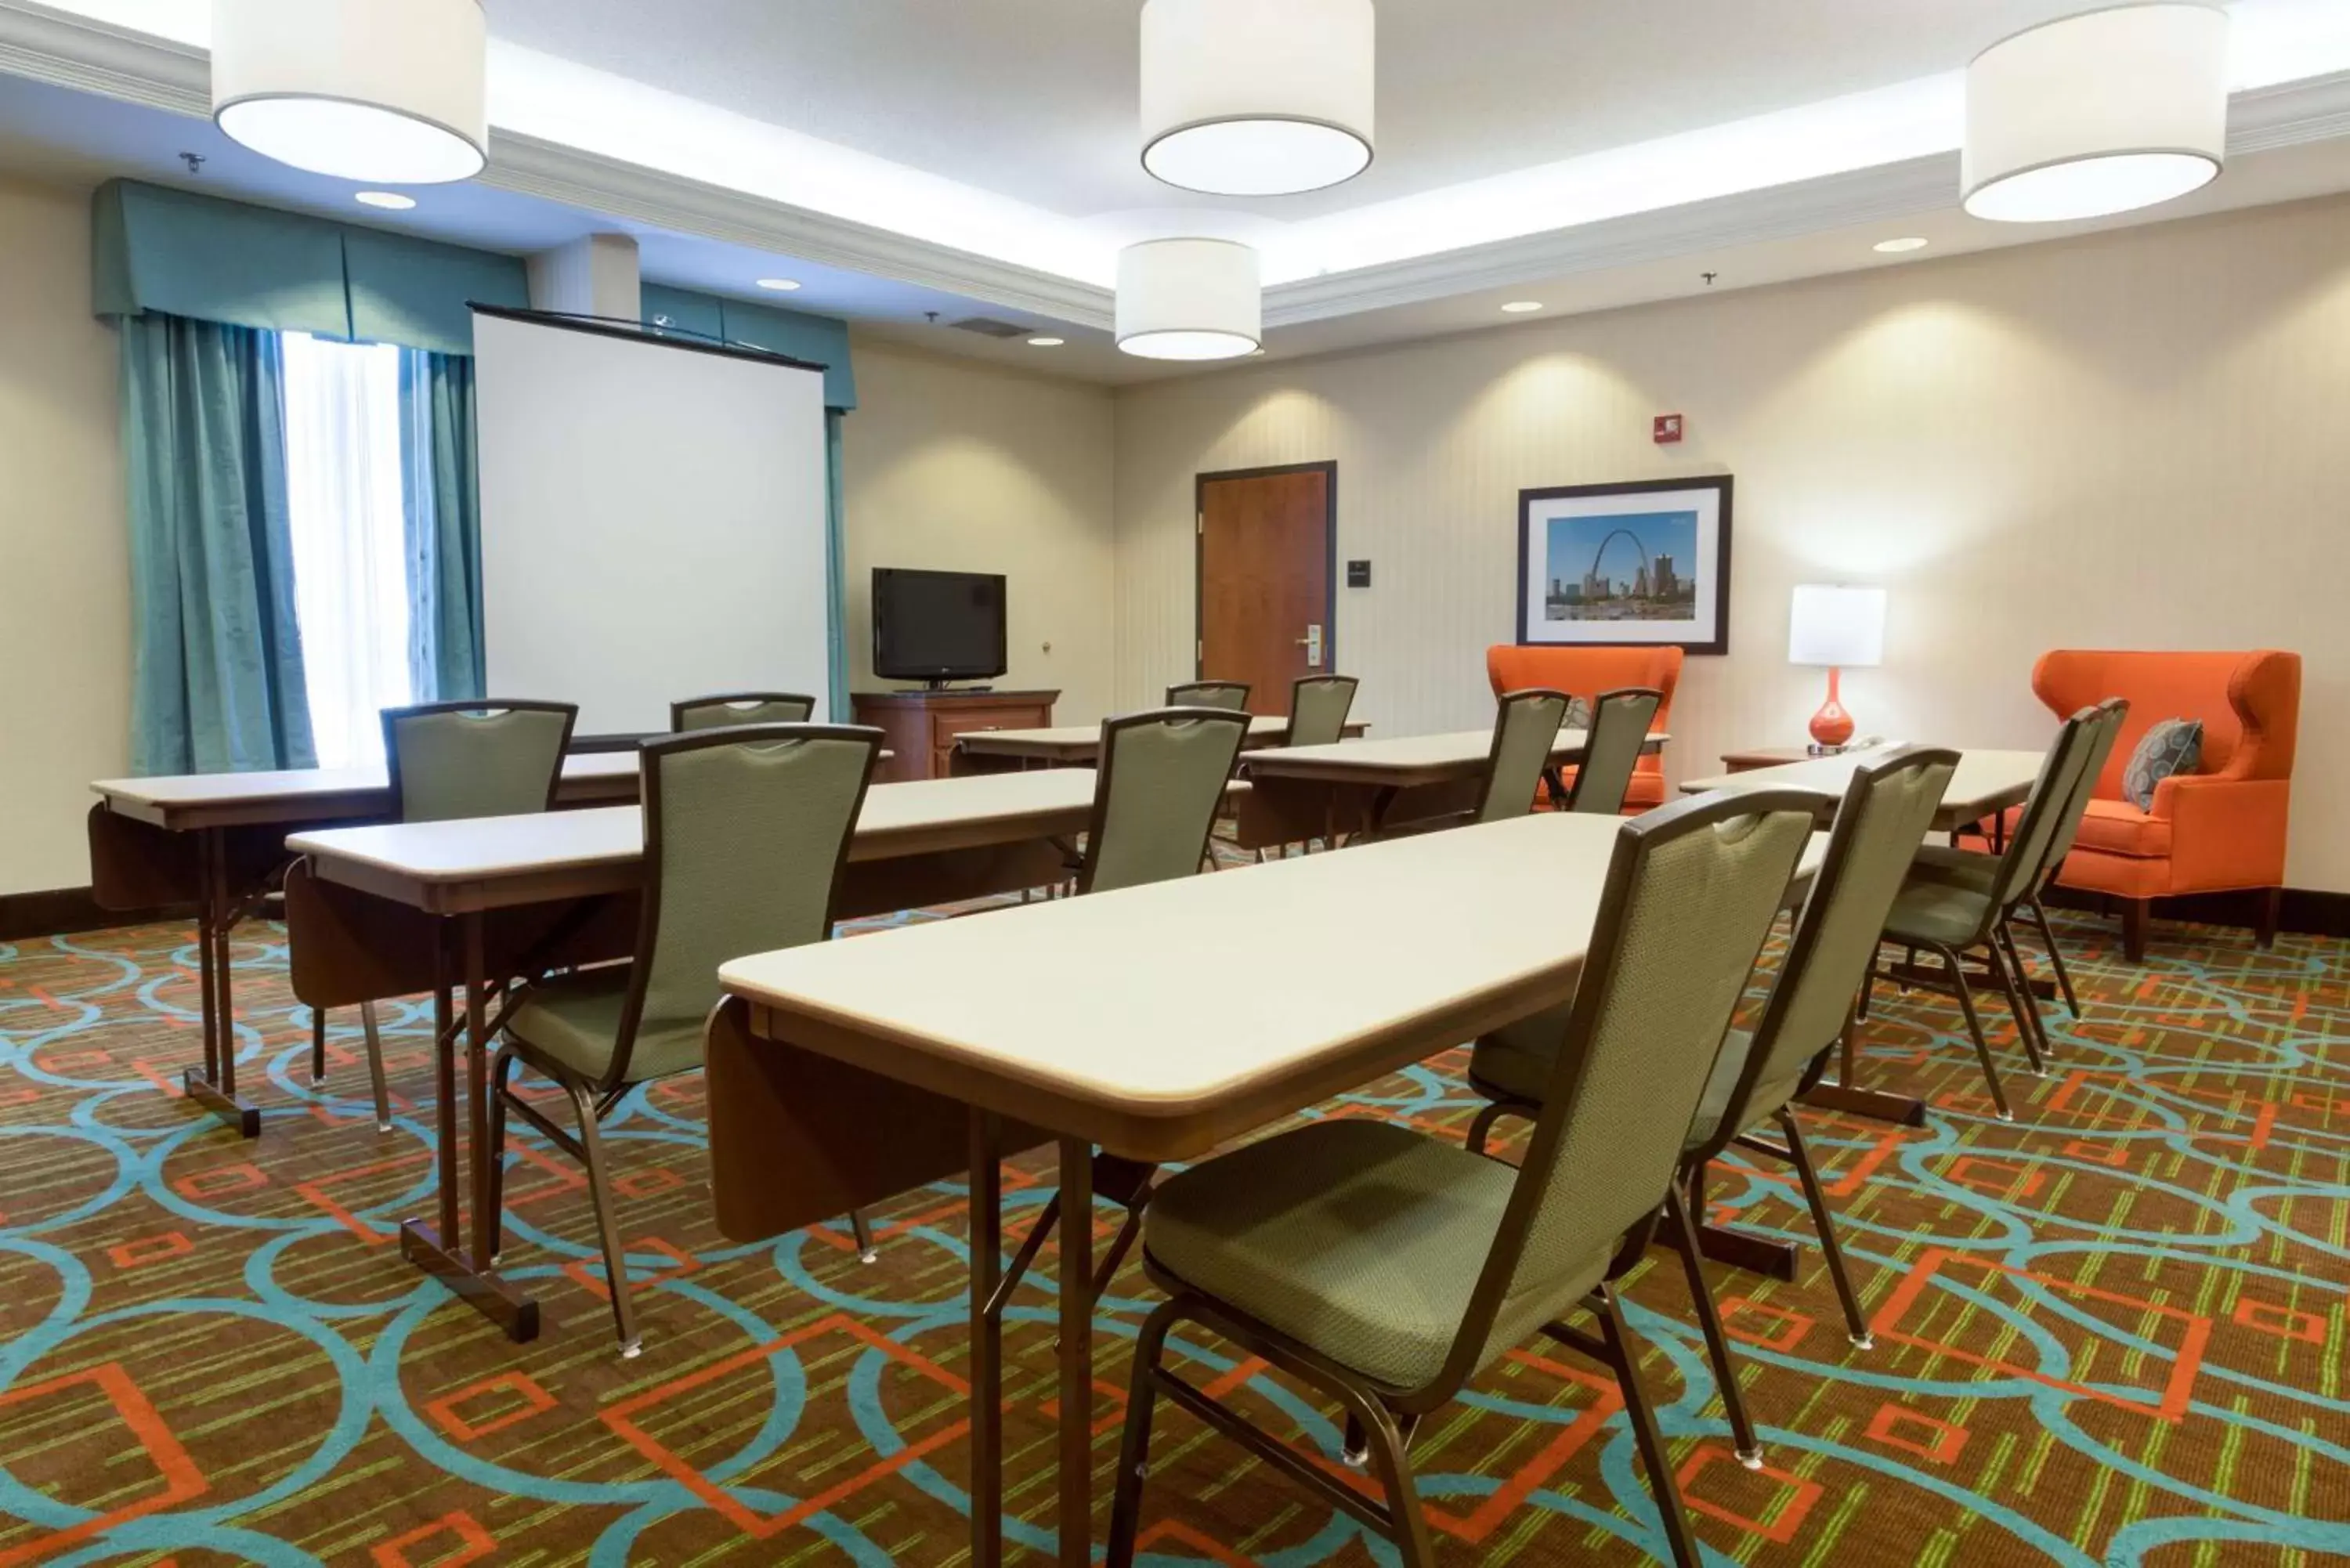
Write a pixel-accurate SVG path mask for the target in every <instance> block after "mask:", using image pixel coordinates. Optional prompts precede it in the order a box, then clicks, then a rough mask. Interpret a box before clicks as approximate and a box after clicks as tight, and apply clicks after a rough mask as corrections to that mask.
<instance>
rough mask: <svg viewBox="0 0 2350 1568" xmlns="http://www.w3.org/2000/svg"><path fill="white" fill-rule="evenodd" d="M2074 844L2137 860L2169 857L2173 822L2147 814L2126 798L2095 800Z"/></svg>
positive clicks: (2078, 847) (2079, 847)
mask: <svg viewBox="0 0 2350 1568" xmlns="http://www.w3.org/2000/svg"><path fill="white" fill-rule="evenodd" d="M2073 846H2074V848H2075V849H2096V850H2102V851H2104V852H2105V853H2106V854H2107V855H2126V856H2129V857H2132V858H2133V859H2138V860H2168V858H2170V823H2169V821H2168V819H2167V818H2164V817H2158V816H2148V815H2147V814H2146V813H2144V812H2142V811H2140V810H2139V809H2138V808H2137V807H2136V806H2134V805H2131V804H2130V803H2129V802H2127V801H2126V800H2093V801H2091V802H2090V803H2089V813H2088V815H2086V816H2084V817H2083V818H2082V819H2081V831H2080V832H2079V833H2078V834H2076V835H2075V836H2074V839H2073Z"/></svg>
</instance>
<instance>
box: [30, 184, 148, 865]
mask: <svg viewBox="0 0 2350 1568" xmlns="http://www.w3.org/2000/svg"><path fill="white" fill-rule="evenodd" d="M116 374H117V371H116V361H115V346H114V335H113V333H112V332H111V331H110V330H109V329H108V328H107V327H104V326H102V325H100V324H99V322H98V321H97V320H96V319H94V318H93V317H91V316H90V313H89V195H88V192H83V191H56V190H50V189H47V188H46V187H42V186H36V185H27V184H21V183H16V182H11V181H8V180H6V179H0V480H4V481H5V483H0V671H5V676H0V894H8V893H22V892H29V891H36V890H40V889H46V888H76V887H82V886H85V885H87V884H88V881H89V859H88V853H87V851H86V849H85V847H84V839H83V835H82V826H81V824H82V816H83V814H84V813H85V812H86V811H87V810H88V806H89V800H90V796H89V781H90V780H92V779H94V778H109V777H117V776H120V774H122V773H123V772H125V771H126V768H127V765H128V763H129V759H130V565H129V562H128V559H127V556H126V555H125V550H124V544H123V528H122V507H123V499H122V483H123V482H122V462H121V443H120V435H119V433H118V431H119V429H120V414H119V412H118V402H117V399H116V394H115V378H116Z"/></svg>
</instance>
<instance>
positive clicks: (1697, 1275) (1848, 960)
mask: <svg viewBox="0 0 2350 1568" xmlns="http://www.w3.org/2000/svg"><path fill="white" fill-rule="evenodd" d="M1958 765H1959V755H1958V753H1956V752H1947V751H1928V750H1925V749H1923V748H1920V747H1908V748H1904V749H1903V750H1900V751H1897V752H1891V753H1887V754H1886V755H1884V756H1883V757H1881V758H1877V759H1874V760H1872V761H1870V762H1868V763H1864V764H1863V765H1862V766H1860V767H1859V768H1857V769H1856V770H1855V771H1854V773H1853V775H1852V782H1851V783H1850V784H1848V785H1847V786H1846V790H1845V794H1844V800H1843V802H1842V804H1841V805H1839V806H1838V807H1837V810H1836V815H1835V826H1834V828H1833V829H1832V830H1831V831H1830V834H1829V837H1828V846H1827V852H1826V855H1825V857H1824V858H1823V860H1822V861H1821V864H1820V869H1819V872H1818V874H1817V875H1816V876H1815V877H1814V878H1813V879H1812V885H1811V888H1810V889H1809V891H1808V892H1807V893H1806V894H1805V896H1804V905H1803V909H1802V912H1801V913H1800V914H1799V915H1798V916H1797V917H1796V920H1795V929H1794V936H1793V938H1792V939H1791V940H1789V942H1788V945H1787V953H1786V957H1785V958H1784V960H1783V961H1782V962H1781V963H1780V965H1779V971H1778V975H1777V978H1776V980H1775V981H1774V983H1773V986H1772V989H1771V999H1770V1001H1769V1002H1767V1003H1765V1004H1764V1007H1763V1016H1762V1018H1761V1019H1760V1020H1758V1021H1757V1023H1756V1024H1755V1027H1754V1030H1753V1032H1752V1033H1751V1034H1750V1033H1747V1032H1745V1031H1743V1030H1735V1029H1734V1030H1732V1031H1731V1034H1730V1040H1729V1044H1727V1045H1725V1046H1724V1047H1723V1049H1722V1053H1721V1060H1720V1061H1719V1062H1718V1063H1716V1064H1715V1065H1714V1071H1713V1076H1712V1078H1711V1080H1710V1081H1709V1082H1708V1083H1707V1085H1706V1089H1705V1097H1704V1099H1703V1100H1701V1101H1700V1103H1699V1106H1698V1114H1697V1119H1696V1120H1695V1121H1693V1122H1691V1123H1690V1130H1689V1137H1688V1139H1687V1142H1686V1143H1685V1145H1684V1147H1683V1150H1682V1158H1681V1173H1680V1182H1679V1189H1677V1190H1676V1191H1675V1192H1674V1193H1673V1195H1672V1197H1671V1198H1670V1199H1669V1200H1668V1203H1667V1208H1666V1214H1665V1237H1664V1240H1665V1241H1666V1242H1667V1244H1668V1245H1669V1246H1671V1247H1672V1248H1673V1250H1674V1251H1677V1252H1679V1254H1680V1258H1681V1266H1682V1269H1683V1270H1684V1272H1686V1273H1687V1275H1688V1279H1689V1287H1690V1298H1691V1300H1692V1301H1693V1302H1694V1303H1695V1305H1696V1308H1697V1314H1698V1324H1699V1326H1700V1328H1701V1329H1702V1330H1703V1332H1704V1334H1705V1342H1706V1350H1707V1353H1708V1354H1709V1355H1711V1358H1712V1361H1713V1367H1714V1380H1715V1383H1716V1384H1717V1385H1718V1386H1720V1388H1721V1399H1722V1404H1723V1407H1724V1408H1725V1410H1726V1412H1727V1414H1728V1416H1729V1417H1730V1428H1731V1437H1732V1438H1733V1441H1734V1445H1735V1448H1736V1451H1737V1455H1738V1458H1739V1459H1740V1461H1741V1462H1742V1463H1744V1464H1746V1465H1749V1466H1754V1465H1759V1464H1761V1463H1762V1461H1763V1449H1762V1445H1761V1444H1760V1443H1759V1442H1758V1441H1757V1440H1756V1438H1755V1434H1754V1426H1753V1423H1752V1420H1751V1419H1749V1417H1748V1416H1747V1412H1746V1402H1745V1398H1744V1397H1743V1395H1742V1391H1741V1389H1740V1386H1739V1382H1738V1371H1737V1368H1736V1366H1733V1365H1732V1364H1731V1357H1730V1341H1729V1338H1728V1336H1727V1335H1725V1334H1723V1333H1722V1329H1721V1314H1719V1313H1718V1312H1717V1311H1716V1309H1715V1307H1714V1303H1713V1296H1712V1293H1711V1287H1709V1286H1708V1284H1707V1282H1706V1277H1705V1272H1704V1270H1703V1269H1702V1267H1701V1266H1700V1263H1699V1255H1700V1243H1699V1235H1698V1222H1699V1217H1700V1216H1702V1215H1703V1214H1704V1213H1705V1172H1706V1167H1707V1165H1708V1164H1709V1162H1711V1160H1712V1159H1714V1158H1716V1157H1717V1156H1719V1155H1720V1154H1721V1152H1722V1151H1723V1150H1725V1149H1727V1148H1729V1147H1731V1145H1733V1144H1734V1145H1736V1146H1737V1147H1739V1148H1741V1149H1742V1150H1744V1151H1746V1152H1747V1153H1749V1154H1760V1155H1765V1156H1768V1157H1770V1158H1773V1159H1777V1160H1781V1161H1783V1162H1785V1163H1787V1164H1790V1165H1792V1166H1794V1168H1795V1174H1796V1176H1797V1178H1798V1179H1800V1180H1801V1182H1802V1184H1803V1189H1804V1200H1805V1201H1806V1203H1807V1204H1808V1205H1809V1206H1810V1208H1811V1211H1812V1223H1813V1225H1814V1228H1815V1229H1816V1230H1817V1231H1818V1232H1819V1237H1820V1247H1821V1250H1822V1251H1823V1252H1824V1253H1825V1257H1826V1259H1827V1264H1828V1277H1829V1279H1830V1280H1831V1281H1832V1282H1834V1284H1835V1292H1836V1299H1837V1301H1838V1303H1840V1304H1841V1305H1842V1306H1843V1308H1844V1314H1845V1326H1846V1331H1847V1333H1848V1334H1850V1336H1851V1339H1852V1342H1853V1343H1854V1344H1855V1345H1860V1346H1862V1347H1863V1348H1866V1347H1867V1346H1868V1345H1869V1334H1868V1323H1867V1319H1866V1317H1864V1316H1863V1315H1862V1314H1861V1310H1860V1298H1859V1297H1858V1295H1857V1294H1856V1293H1855V1292H1854V1290H1853V1288H1852V1281H1851V1279H1850V1277H1849V1276H1848V1275H1847V1274H1846V1271H1845V1264H1844V1253H1843V1251H1842V1249H1841V1248H1839V1247H1838V1246H1837V1245H1836V1235H1835V1220H1834V1218H1833V1217H1832V1216H1831V1215H1830V1214H1829V1212H1828V1207H1827V1199H1826V1197H1825V1194H1824V1193H1823V1192H1822V1190H1821V1188H1820V1180H1819V1173H1818V1171H1817V1169H1816V1168H1814V1165H1813V1164H1812V1157H1811V1150H1810V1148H1809V1147H1807V1146H1806V1145H1805V1143H1804V1134H1803V1128H1802V1127H1799V1126H1798V1125H1797V1124H1796V1121H1795V1116H1794V1100H1795V1097H1796V1096H1798V1095H1801V1094H1804V1093H1806V1092H1808V1091H1809V1090H1810V1089H1811V1088H1812V1087H1814V1085H1817V1084H1818V1082H1819V1081H1820V1079H1821V1077H1822V1075H1823V1074H1824V1072H1825V1067H1826V1064H1827V1059H1828V1054H1829V1053H1830V1051H1831V1050H1832V1049H1834V1047H1835V1045H1836V1044H1837V1043H1838V1042H1839V1041H1840V1040H1841V1038H1842V1037H1843V1034H1844V1031H1845V1030H1846V1028H1847V1027H1849V1026H1850V1022H1851V1018H1852V1012H1853V1006H1854V1002H1855V1001H1856V999H1857V997H1858V996H1859V994H1860V988H1861V986H1862V985H1863V984H1864V983H1865V982H1866V981H1867V979H1868V971H1869V968H1870V966H1871V964H1873V963H1874V962H1875V961H1876V956H1877V933H1878V932H1879V931H1881V930H1883V929H1884V928H1885V917H1886V912H1887V910H1888V909H1891V908H1892V906H1893V900H1894V898H1895V896H1896V895H1897V894H1898V893H1899V892H1900V890H1901V888H1902V885H1903V883H1904V882H1905V881H1906V880H1907V879H1908V874H1909V865H1910V861H1911V858H1912V857H1914V856H1915V855H1916V854H1917V852H1918V845H1919V843H1920V842H1921V841H1922V840H1923V839H1924V838H1925V836H1926V835H1927V834H1928V833H1929V832H1930V831H1931V830H1932V828H1933V826H1934V813H1935V812H1936V810H1938V809H1939V807H1940V805H1941V802H1942V792H1943V791H1944V790H1945V789H1946V788H1948V787H1949V785H1950V775H1951V774H1953V773H1954V772H1956V771H1957V769H1958ZM1559 1022H1560V1015H1559V1014H1558V1013H1556V1012H1552V1013H1547V1014H1537V1015H1536V1016H1535V1017H1534V1018H1533V1019H1529V1020H1526V1021H1524V1022H1523V1023H1518V1024H1515V1025H1512V1026H1511V1027H1508V1028H1504V1029H1502V1030H1498V1031H1496V1032H1495V1033H1493V1034H1492V1035H1489V1036H1487V1037H1486V1038H1485V1039H1483V1040H1481V1041H1479V1042H1478V1043H1477V1045H1476V1048H1475V1050H1474V1051H1472V1052H1471V1056H1470V1067H1469V1081H1470V1083H1471V1085H1474V1086H1475V1087H1476V1088H1477V1089H1478V1090H1479V1091H1480V1092H1481V1093H1482V1094H1484V1095H1486V1096H1490V1097H1491V1098H1492V1101H1493V1103H1492V1105H1491V1106H1487V1107H1486V1108H1485V1109H1484V1110H1483V1111H1482V1112H1481V1113H1480V1114H1479V1116H1478V1118H1477V1120H1476V1121H1475V1122H1474V1123H1472V1124H1471V1127H1470V1132H1469V1147H1470V1148H1471V1149H1472V1150H1474V1151H1477V1152H1479V1153H1482V1152H1483V1150H1484V1147H1485V1140H1486V1137H1487V1135H1488V1133H1489V1132H1490V1131H1491V1129H1492V1125H1493V1123H1494V1121H1495V1120H1496V1119H1498V1118H1499V1117H1501V1116H1527V1117H1534V1116H1539V1115H1540V1114H1541V1109H1542V1099H1541V1096H1542V1092H1543V1088H1544V1085H1545V1084H1546V1083H1547V1082H1548V1080H1549V1076H1550V1074H1551V1071H1552V1068H1553V1067H1554V1065H1555V1064H1554V1063H1553V1061H1552V1059H1551V1053H1552V1052H1553V1051H1554V1050H1555V1048H1556V1044H1557V1041H1558V1040H1559V1038H1560V1033H1559V1030H1558V1023H1559ZM1772 1121H1775V1122H1777V1123H1778V1125H1779V1130H1780V1132H1781V1133H1782V1134H1783V1137H1785V1139H1786V1141H1785V1142H1784V1143H1783V1144H1773V1143H1771V1142H1768V1141H1766V1140H1765V1139H1764V1138H1763V1137H1760V1136H1758V1135H1759V1133H1760V1131H1761V1129H1762V1127H1763V1124H1764V1123H1765V1122H1772Z"/></svg>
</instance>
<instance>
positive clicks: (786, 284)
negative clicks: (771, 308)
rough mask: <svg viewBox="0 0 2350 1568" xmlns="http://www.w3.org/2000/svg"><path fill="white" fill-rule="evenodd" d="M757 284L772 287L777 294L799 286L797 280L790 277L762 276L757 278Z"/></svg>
mask: <svg viewBox="0 0 2350 1568" xmlns="http://www.w3.org/2000/svg"><path fill="white" fill-rule="evenodd" d="M759 286H760V287H761V288H764V289H772V290H773V291H775V293H777V294H789V293H791V292H792V291H793V290H794V289H795V288H797V287H799V280H798V279H797V278H790V277H763V278H761V279H760V280H759Z"/></svg>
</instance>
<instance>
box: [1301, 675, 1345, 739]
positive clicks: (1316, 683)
mask: <svg viewBox="0 0 2350 1568" xmlns="http://www.w3.org/2000/svg"><path fill="white" fill-rule="evenodd" d="M1361 684H1362V683H1361V682H1360V681H1358V680H1356V679H1355V678H1354V677H1353V676H1351V675H1308V676H1306V677H1305V679H1303V680H1300V681H1298V682H1297V684H1296V685H1295V686H1293V687H1291V688H1290V691H1289V739H1288V741H1287V742H1286V743H1287V744H1289V745H1293V746H1332V745H1336V744H1337V743H1338V742H1340V741H1343V740H1345V739H1346V738H1347V714H1349V713H1351V712H1353V711H1355V689H1356V688H1357V686H1359V685H1361Z"/></svg>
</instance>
